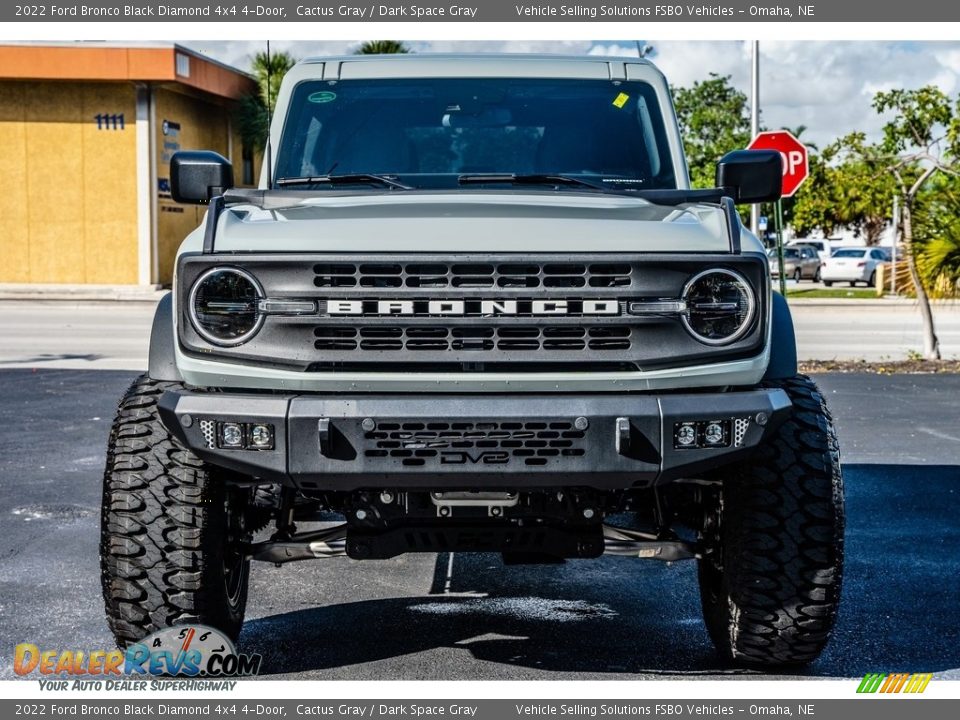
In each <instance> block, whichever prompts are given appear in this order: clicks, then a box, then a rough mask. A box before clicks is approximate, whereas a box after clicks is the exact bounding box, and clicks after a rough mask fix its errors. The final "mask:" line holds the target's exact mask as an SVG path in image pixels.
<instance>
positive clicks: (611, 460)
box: [160, 389, 790, 491]
mask: <svg viewBox="0 0 960 720" xmlns="http://www.w3.org/2000/svg"><path fill="white" fill-rule="evenodd" d="M789 409H790V402H789V400H788V398H787V396H786V394H785V393H784V392H783V391H782V390H778V389H761V390H750V391H743V392H725V393H691V394H661V395H641V394H636V395H618V396H610V395H559V396H524V397H516V396H507V395H502V396H501V395H490V396H486V397H484V398H482V399H480V398H477V397H476V396H456V395H443V396H437V397H431V398H412V397H409V396H406V397H402V396H389V395H379V396H377V395H373V396H371V395H364V396H355V397H345V396H317V395H287V396H283V395H265V394H239V393H204V392H189V391H178V392H174V391H168V392H166V393H165V394H164V395H163V397H162V398H161V401H160V412H161V417H162V419H163V422H164V424H165V425H166V426H167V427H168V428H169V429H170V430H171V432H173V433H174V434H176V435H177V436H178V437H179V439H180V440H181V441H182V442H183V443H185V444H186V445H187V446H188V447H190V448H191V449H192V450H193V451H194V452H195V453H196V454H197V455H199V456H200V457H201V458H203V459H205V460H208V461H211V462H213V463H215V464H217V465H220V466H223V467H227V468H231V469H233V470H236V471H237V472H239V473H242V474H244V475H247V476H250V477H251V478H259V479H262V480H269V481H274V482H282V483H285V484H288V485H296V486H299V487H301V488H303V489H305V490H308V491H309V490H326V491H350V490H356V489H360V488H371V487H394V488H410V489H413V488H421V489H423V488H428V489H432V490H444V489H464V488H482V489H498V488H513V489H516V488H534V487H564V486H582V487H594V488H597V489H607V490H610V489H625V488H631V487H644V486H648V485H651V484H654V483H660V482H667V481H670V480H673V479H676V478H679V477H690V476H691V473H696V472H699V471H701V470H705V469H708V468H709V467H712V466H714V465H718V464H721V463H725V462H729V461H730V460H731V459H732V458H731V454H734V453H745V452H748V451H749V450H750V449H751V448H753V447H755V446H756V445H758V444H759V443H760V442H761V440H762V438H763V437H764V435H765V433H767V432H768V431H769V429H770V428H772V427H775V426H776V425H777V424H778V423H779V422H780V421H781V420H782V419H783V418H784V417H785V416H786V415H787V413H788V412H789ZM256 426H266V427H267V428H268V431H269V433H270V440H269V447H267V448H265V449H256V448H255V447H253V444H252V443H248V442H246V441H245V440H244V436H245V434H246V433H248V432H249V431H250V429H251V428H254V427H256ZM225 428H226V430H227V432H228V433H229V434H230V435H231V437H229V438H227V440H229V442H225V441H224V432H225ZM258 432H259V430H258ZM228 445H232V446H233V447H230V446H228Z"/></svg>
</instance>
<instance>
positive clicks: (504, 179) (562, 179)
mask: <svg viewBox="0 0 960 720" xmlns="http://www.w3.org/2000/svg"><path fill="white" fill-rule="evenodd" d="M457 182H459V183H460V184H461V185H485V184H488V183H509V184H511V185H575V186H577V187H588V188H592V189H594V190H603V191H604V192H611V191H613V192H615V190H613V189H612V188H608V187H604V186H603V185H599V184H597V183H592V182H590V181H589V180H581V179H580V178H576V177H573V176H571V175H552V174H548V173H535V174H530V175H517V174H516V173H470V174H468V175H461V176H460V177H458V178H457Z"/></svg>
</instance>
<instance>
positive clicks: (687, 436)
mask: <svg viewBox="0 0 960 720" xmlns="http://www.w3.org/2000/svg"><path fill="white" fill-rule="evenodd" d="M674 440H675V441H676V445H677V447H684V448H686V447H696V446H697V426H696V424H695V423H678V424H677V425H676V428H675V430H674Z"/></svg>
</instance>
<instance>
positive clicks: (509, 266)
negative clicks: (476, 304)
mask: <svg viewBox="0 0 960 720" xmlns="http://www.w3.org/2000/svg"><path fill="white" fill-rule="evenodd" d="M632 271H633V268H632V267H631V266H630V264H629V263H609V262H608V263H560V262H558V263H530V262H519V263H482V262H481V263H443V262H422V263H420V262H411V263H390V262H385V263H317V264H316V265H314V266H313V272H314V280H313V284H314V285H315V286H316V287H318V288H360V289H388V288H414V289H425V290H433V289H442V288H452V289H458V288H464V289H472V288H487V289H490V290H521V289H536V288H557V289H561V288H566V289H574V288H584V289H586V288H617V287H626V286H628V285H630V282H631V274H632Z"/></svg>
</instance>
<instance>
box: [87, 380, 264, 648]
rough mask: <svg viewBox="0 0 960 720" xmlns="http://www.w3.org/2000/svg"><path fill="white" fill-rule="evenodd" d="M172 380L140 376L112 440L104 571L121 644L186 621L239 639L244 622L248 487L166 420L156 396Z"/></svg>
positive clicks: (106, 489)
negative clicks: (207, 460)
mask: <svg viewBox="0 0 960 720" xmlns="http://www.w3.org/2000/svg"><path fill="white" fill-rule="evenodd" d="M171 387H177V385H176V383H166V382H157V381H154V380H151V379H150V378H148V377H147V376H145V375H143V376H141V377H139V378H138V379H137V380H136V381H135V382H134V383H133V385H131V386H130V389H129V390H127V392H126V394H125V395H124V396H123V399H122V400H121V401H120V407H119V409H118V410H117V416H116V419H115V420H114V423H113V429H112V430H111V432H110V440H109V443H108V445H107V467H106V470H105V472H104V478H103V505H102V511H101V526H100V572H101V583H102V586H103V598H104V604H105V606H106V614H107V622H108V623H109V625H110V630H111V631H112V632H113V635H114V637H115V638H116V640H117V643H118V644H119V645H120V647H126V646H127V645H129V644H130V643H133V642H135V641H137V640H140V639H141V638H143V637H144V636H145V635H148V634H150V633H151V632H154V631H155V630H159V629H160V628H165V627H169V626H171V625H178V624H185V623H200V624H204V625H210V626H212V627H215V628H217V629H218V630H220V631H222V632H223V633H225V634H226V635H228V636H229V637H231V638H232V639H234V640H236V638H237V636H238V635H239V634H240V627H241V625H242V624H243V614H244V610H245V608H246V603H247V584H248V580H249V568H250V562H249V560H247V559H245V557H244V554H243V551H242V549H243V545H244V543H246V542H247V541H249V532H248V531H247V530H246V529H245V525H246V514H247V511H248V505H249V497H250V491H248V490H243V489H240V488H236V487H232V486H230V485H228V484H226V483H225V482H223V481H222V479H220V478H217V477H215V471H214V470H213V469H212V468H210V467H209V466H207V465H205V464H204V463H203V462H202V461H201V460H200V459H199V458H197V457H196V456H195V455H194V454H193V453H192V452H190V451H189V450H187V449H186V448H184V447H183V446H182V445H180V444H179V443H178V442H177V440H176V439H174V437H173V436H172V435H170V434H169V433H168V432H167V430H166V429H165V428H164V427H163V425H162V424H161V423H160V419H159V417H158V415H157V400H158V399H159V397H160V395H161V394H162V393H163V391H164V390H166V389H168V388H171Z"/></svg>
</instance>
